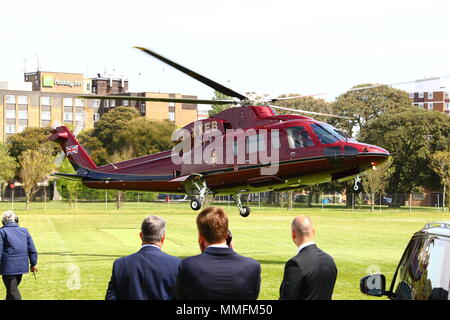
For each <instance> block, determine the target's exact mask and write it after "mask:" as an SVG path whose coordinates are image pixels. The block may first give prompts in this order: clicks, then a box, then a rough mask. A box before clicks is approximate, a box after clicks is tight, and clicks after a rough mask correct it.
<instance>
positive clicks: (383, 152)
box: [363, 145, 390, 157]
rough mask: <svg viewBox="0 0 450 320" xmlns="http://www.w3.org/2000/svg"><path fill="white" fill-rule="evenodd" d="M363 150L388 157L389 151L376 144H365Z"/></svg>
mask: <svg viewBox="0 0 450 320" xmlns="http://www.w3.org/2000/svg"><path fill="white" fill-rule="evenodd" d="M363 151H364V152H370V153H378V154H379V155H380V156H385V157H389V156H390V153H389V151H387V150H386V149H383V148H381V147H378V146H372V145H366V146H364V149H363Z"/></svg>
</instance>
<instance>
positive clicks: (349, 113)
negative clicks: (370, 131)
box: [332, 84, 412, 135]
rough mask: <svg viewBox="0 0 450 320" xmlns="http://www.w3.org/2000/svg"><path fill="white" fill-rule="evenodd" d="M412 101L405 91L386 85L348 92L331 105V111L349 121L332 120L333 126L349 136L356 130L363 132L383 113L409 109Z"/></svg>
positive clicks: (362, 85) (365, 85) (361, 85)
mask: <svg viewBox="0 0 450 320" xmlns="http://www.w3.org/2000/svg"><path fill="white" fill-rule="evenodd" d="M367 86H372V84H360V85H356V86H354V87H353V89H355V88H362V87H367ZM411 107H412V101H411V99H410V98H409V95H408V93H407V92H406V91H403V90H399V89H395V88H392V87H389V86H387V85H383V86H379V87H375V88H370V89H363V90H353V91H352V90H349V91H347V92H345V93H343V94H341V95H340V96H339V97H337V99H336V101H335V102H334V103H333V110H334V112H336V114H338V115H342V116H346V117H349V118H350V119H348V120H347V119H340V118H335V119H332V122H333V124H334V125H336V126H338V127H340V128H342V129H343V130H344V131H346V132H347V133H348V134H349V135H354V134H355V133H356V132H357V131H358V130H360V131H363V130H364V129H365V127H366V126H367V125H368V123H370V121H371V120H375V119H378V117H380V116H381V115H382V114H383V113H385V112H396V111H397V110H399V109H402V108H411Z"/></svg>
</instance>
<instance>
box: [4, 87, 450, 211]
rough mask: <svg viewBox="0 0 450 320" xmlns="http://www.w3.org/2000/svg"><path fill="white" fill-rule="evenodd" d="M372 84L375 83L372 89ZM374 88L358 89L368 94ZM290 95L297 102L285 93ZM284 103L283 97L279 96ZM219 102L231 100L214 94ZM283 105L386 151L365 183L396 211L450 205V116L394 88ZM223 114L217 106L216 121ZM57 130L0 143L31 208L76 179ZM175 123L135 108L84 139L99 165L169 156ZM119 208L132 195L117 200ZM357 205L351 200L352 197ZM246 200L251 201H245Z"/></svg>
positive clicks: (68, 191) (282, 201)
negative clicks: (41, 192)
mask: <svg viewBox="0 0 450 320" xmlns="http://www.w3.org/2000/svg"><path fill="white" fill-rule="evenodd" d="M369 85H370V84H369ZM369 85H368V84H361V85H358V86H355V87H354V88H358V87H366V86H369ZM284 96H299V94H298V93H296V94H287V95H284ZM281 97H283V96H281ZM215 98H216V99H226V98H227V97H224V96H223V95H221V94H220V93H216V97H215ZM277 104H278V105H279V106H283V107H289V108H294V109H303V110H309V111H316V112H324V113H332V114H337V115H342V116H346V117H348V119H341V118H328V117H320V116H317V117H315V118H316V119H318V120H321V121H325V122H328V123H330V124H332V125H334V126H336V127H337V128H339V129H340V130H342V131H344V132H345V133H347V134H348V135H350V136H352V137H354V138H356V139H357V140H358V141H361V142H365V143H369V144H374V145H377V146H380V147H383V148H385V149H387V150H389V152H390V153H391V155H392V157H391V160H390V161H389V162H387V163H386V164H385V165H384V166H381V167H379V168H377V170H374V171H370V172H369V174H367V175H366V176H365V177H364V184H363V185H364V188H365V192H366V193H368V194H370V195H371V197H372V200H373V201H372V203H374V199H375V194H393V195H394V197H393V199H392V202H391V204H390V205H391V206H394V207H399V206H402V205H404V204H405V200H406V198H407V195H408V194H410V193H411V192H420V191H424V190H443V191H444V194H445V195H446V198H447V201H446V203H449V201H448V200H449V199H450V117H449V116H448V115H447V114H445V113H442V112H435V111H428V110H424V109H422V108H419V107H415V106H413V105H412V101H411V99H410V98H409V95H408V93H407V92H406V91H403V90H398V89H394V88H392V87H389V86H379V87H376V88H371V89H364V90H358V91H355V90H349V91H347V92H345V93H343V94H341V95H340V96H338V97H337V98H336V99H335V101H333V102H327V101H325V100H323V99H317V98H313V97H302V98H297V99H295V100H287V101H282V102H278V103H277ZM221 110H223V106H219V105H217V106H215V105H213V109H212V112H211V113H210V114H214V113H217V112H219V111H221ZM50 129H51V128H31V127H29V128H26V129H25V130H24V131H23V132H21V133H17V134H14V135H12V136H10V137H9V138H8V139H7V141H6V143H0V183H1V185H2V190H4V189H5V188H4V187H5V184H6V183H8V182H10V181H13V180H16V181H20V182H22V184H23V188H24V191H25V194H26V199H27V206H28V204H29V202H30V201H31V200H32V198H33V196H34V195H35V193H36V191H37V190H38V187H37V182H39V181H41V180H43V179H45V178H46V177H47V176H48V175H49V174H50V173H51V172H53V171H55V170H58V171H60V172H65V173H73V172H74V170H73V168H72V167H71V165H70V164H69V163H68V161H67V160H64V161H59V163H58V161H56V164H55V159H57V157H58V154H59V153H60V152H61V150H60V148H59V146H58V145H57V144H55V143H53V142H50V141H47V138H48V136H49V130H50ZM72 129H73V128H72ZM175 129H176V127H175V125H174V124H173V122H170V121H168V120H165V121H154V120H149V119H146V118H143V117H141V116H140V115H139V113H138V112H137V111H136V110H135V109H134V108H129V107H117V108H115V109H113V110H111V111H109V112H108V113H106V114H104V115H103V116H102V117H101V119H100V120H99V121H98V122H97V123H96V125H95V127H94V128H92V129H87V130H84V131H82V132H81V133H80V134H79V135H78V136H77V138H78V140H79V141H80V143H81V144H82V145H83V147H84V148H85V149H87V150H88V152H89V154H90V156H91V158H92V159H93V160H94V162H95V163H96V164H97V165H105V164H108V163H114V162H119V161H123V160H127V159H130V158H134V157H139V156H144V155H147V154H151V153H155V152H159V151H163V150H167V149H170V148H171V147H172V143H171V139H170V137H171V134H172V132H173V131H174V130H175ZM352 184H353V182H348V183H341V184H339V183H327V184H321V185H317V186H310V187H308V188H307V189H306V191H308V192H309V196H308V203H309V204H311V203H312V202H313V201H314V198H317V196H318V195H319V194H320V193H323V192H341V191H343V190H346V191H347V193H348V195H349V194H350V193H351V192H352ZM58 188H59V190H60V191H61V193H62V196H63V197H64V198H65V199H68V200H70V201H76V200H77V199H78V198H80V197H81V198H84V199H89V198H91V199H94V198H95V197H100V192H101V193H103V192H104V191H98V190H93V189H88V188H85V187H84V186H83V185H82V184H81V183H78V182H73V181H67V180H58ZM111 194H114V196H115V197H116V202H117V205H118V206H119V207H120V202H121V201H122V200H123V199H124V197H125V196H126V195H125V194H124V193H123V192H115V193H111ZM347 199H348V201H347V205H349V206H351V205H352V203H351V199H352V197H351V196H347ZM244 200H245V199H244ZM269 202H271V203H275V204H278V205H286V206H287V208H288V209H289V208H292V202H293V192H288V193H282V194H280V195H273V194H272V195H271V196H270V197H269Z"/></svg>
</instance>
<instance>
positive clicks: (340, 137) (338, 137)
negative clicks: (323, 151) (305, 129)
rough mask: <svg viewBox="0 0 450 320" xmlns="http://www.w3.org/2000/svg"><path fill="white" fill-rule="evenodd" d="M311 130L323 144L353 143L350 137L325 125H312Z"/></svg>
mask: <svg viewBox="0 0 450 320" xmlns="http://www.w3.org/2000/svg"><path fill="white" fill-rule="evenodd" d="M311 128H312V129H313V130H314V133H315V134H316V135H317V138H319V140H320V142H321V143H323V144H329V143H334V142H337V141H349V140H352V141H353V139H352V138H351V137H349V136H347V135H346V134H345V133H343V132H342V131H340V130H338V129H336V128H335V127H333V126H331V125H329V124H327V123H320V124H319V123H312V124H311Z"/></svg>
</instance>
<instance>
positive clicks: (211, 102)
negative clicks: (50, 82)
mask: <svg viewBox="0 0 450 320" xmlns="http://www.w3.org/2000/svg"><path fill="white" fill-rule="evenodd" d="M78 98H81V99H99V100H103V99H105V100H133V101H155V102H175V103H192V104H240V102H239V101H235V100H212V99H211V100H208V99H187V98H186V99H185V98H181V99H178V98H153V97H135V96H94V95H83V96H78Z"/></svg>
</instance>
